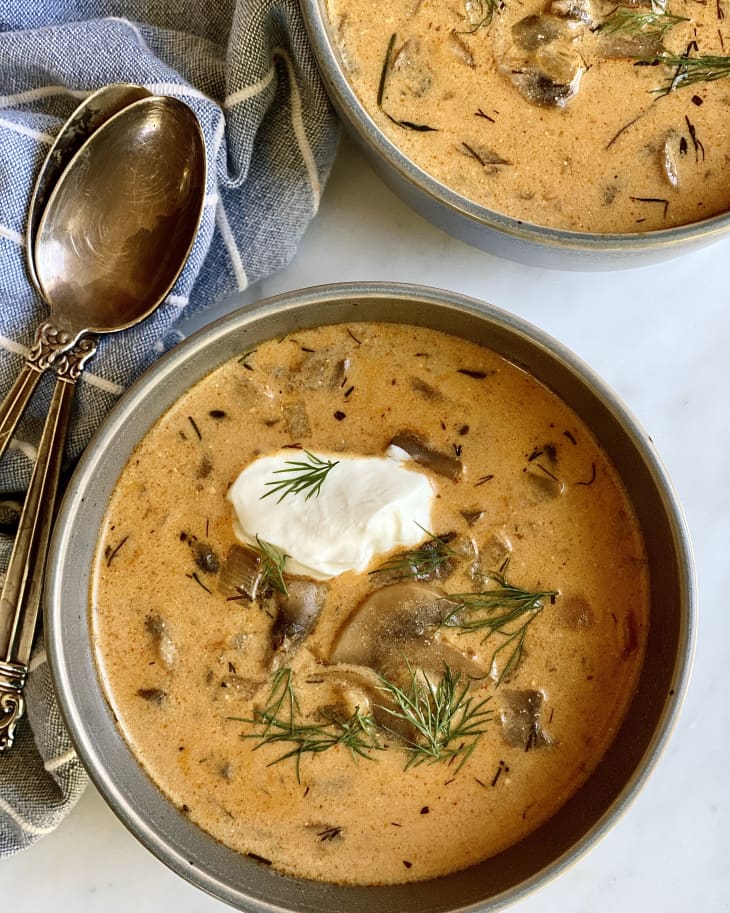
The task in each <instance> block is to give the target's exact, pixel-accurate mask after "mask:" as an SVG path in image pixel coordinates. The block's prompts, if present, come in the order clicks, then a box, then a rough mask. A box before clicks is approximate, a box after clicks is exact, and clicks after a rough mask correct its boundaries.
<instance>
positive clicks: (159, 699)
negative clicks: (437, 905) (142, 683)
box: [137, 688, 167, 707]
mask: <svg viewBox="0 0 730 913" xmlns="http://www.w3.org/2000/svg"><path fill="white" fill-rule="evenodd" d="M137 695H138V696H139V697H141V698H142V699H143V700H145V701H149V703H150V704H155V705H156V706H158V707H161V706H162V705H163V704H164V703H165V701H166V700H167V691H163V690H162V689H161V688H138V689H137Z"/></svg>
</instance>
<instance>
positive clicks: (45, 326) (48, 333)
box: [0, 320, 78, 457]
mask: <svg viewBox="0 0 730 913" xmlns="http://www.w3.org/2000/svg"><path fill="white" fill-rule="evenodd" d="M77 338H78V337H74V336H72V335H71V333H67V332H66V331H65V330H59V329H58V327H56V325H55V324H54V323H53V321H52V320H45V321H44V322H43V323H42V324H41V325H40V326H39V327H38V329H37V330H36V334H35V339H34V340H33V345H32V346H31V350H30V353H29V354H28V357H27V358H26V360H25V364H24V365H23V369H22V370H21V372H20V374H19V375H18V378H17V380H16V381H15V383H14V384H13V386H12V387H11V388H10V391H9V392H8V394H7V396H6V397H5V399H4V400H3V402H2V404H0V457H2V455H3V454H4V453H5V451H6V449H7V446H8V444H9V443H10V440H11V438H12V436H13V434H14V433H15V429H16V427H17V425H18V422H19V421H20V417H21V416H22V414H23V413H24V412H25V408H26V406H27V405H28V401H29V400H30V398H31V396H32V394H33V391H34V390H35V388H36V386H37V385H38V381H39V380H40V378H41V374H43V373H44V372H45V371H47V370H48V369H49V368H50V367H52V366H53V364H54V363H55V361H56V359H57V358H58V357H60V356H61V355H63V353H64V352H67V351H68V350H69V349H71V348H72V347H73V346H74V344H75V342H76V339H77Z"/></svg>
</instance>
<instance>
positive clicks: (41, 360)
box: [0, 83, 151, 457]
mask: <svg viewBox="0 0 730 913" xmlns="http://www.w3.org/2000/svg"><path fill="white" fill-rule="evenodd" d="M150 95H151V93H150V92H148V91H147V89H145V88H143V87H142V86H136V85H132V84H131V83H117V84H114V85H110V86H104V87H103V88H101V89H98V90H97V91H96V92H93V93H92V94H91V95H89V96H88V98H86V99H84V101H82V102H81V104H80V105H78V107H77V108H75V109H74V111H73V113H72V114H71V116H70V117H69V119H68V120H67V121H66V123H65V124H64V125H63V126H62V127H61V129H60V130H59V132H58V134H57V136H56V139H55V140H54V142H53V145H52V146H51V148H50V150H49V151H48V155H47V156H46V157H45V159H44V160H43V163H42V165H41V168H40V171H39V172H38V176H37V177H36V182H35V185H34V187H33V193H32V195H31V198H30V205H29V207H28V218H27V222H26V229H25V262H26V268H27V270H28V275H29V277H30V280H31V282H32V283H33V285H34V286H35V287H36V289H37V290H38V292H40V294H41V295H42V294H43V292H42V290H41V287H40V283H39V282H38V276H37V274H36V268H35V241H36V237H37V235H38V226H39V225H40V221H41V217H42V216H43V211H44V210H45V207H46V203H47V202H48V198H49V196H50V195H51V193H52V191H53V189H54V187H55V186H56V183H57V182H58V179H59V178H60V177H61V174H62V173H63V171H64V169H65V168H66V166H67V165H68V163H69V162H70V161H71V159H72V158H73V157H74V155H76V153H77V152H78V151H79V149H80V148H81V146H82V145H83V144H84V143H85V142H86V140H87V139H88V138H89V137H90V136H91V134H92V133H93V132H94V131H95V130H98V128H99V127H100V126H101V125H102V124H103V123H105V122H106V121H108V120H109V118H110V117H113V116H114V115H115V114H117V113H118V112H119V111H121V110H122V109H123V108H126V107H127V106H128V105H131V104H132V103H133V102H135V101H139V100H140V99H141V98H147V97H149V96H150ZM51 332H52V331H51ZM48 333H49V328H48V326H47V324H46V323H43V324H41V326H40V327H39V328H38V330H37V332H36V338H35V341H34V343H33V345H32V346H31V350H30V354H29V356H28V358H27V359H26V362H25V364H24V365H23V369H22V370H21V372H20V374H19V375H18V377H17V379H16V381H15V383H14V384H13V386H12V387H11V389H10V390H9V392H8V394H7V395H6V397H5V399H4V400H3V402H2V404H0V457H2V455H3V453H5V450H6V449H7V446H8V444H9V443H10V441H11V439H12V437H13V434H14V433H15V429H16V427H17V425H18V422H19V421H20V417H21V416H22V414H23V412H24V411H25V409H26V407H27V405H28V402H29V400H30V397H31V395H32V393H33V391H34V390H35V388H36V386H37V385H38V381H39V380H40V377H41V375H42V374H43V372H44V371H46V370H48V369H49V368H50V366H51V362H52V360H53V354H54V352H53V350H49V348H48V346H47V345H44V339H45V338H46V337H47V335H48Z"/></svg>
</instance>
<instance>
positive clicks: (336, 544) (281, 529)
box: [228, 450, 434, 580]
mask: <svg viewBox="0 0 730 913" xmlns="http://www.w3.org/2000/svg"><path fill="white" fill-rule="evenodd" d="M314 456H316V457H318V458H319V459H322V460H332V461H333V462H334V461H335V460H336V461H337V465H335V466H334V467H333V468H332V469H331V470H330V471H329V472H328V473H327V476H326V478H325V479H324V481H323V483H322V486H321V488H320V490H319V494H316V495H312V496H311V497H310V498H309V499H307V494H308V492H307V491H300V492H298V493H296V494H288V495H287V496H286V497H285V498H283V500H279V498H280V495H281V492H278V493H273V494H270V495H269V496H268V497H265V498H264V497H263V495H265V494H266V493H267V492H268V491H271V486H269V485H267V483H271V482H278V481H282V480H286V479H290V478H291V477H292V475H291V472H290V470H291V469H292V467H291V466H288V465H287V464H288V463H291V462H292V461H293V460H294V461H300V460H301V461H305V460H306V454H305V453H304V452H301V454H300V453H299V452H297V451H292V450H282V451H279V452H278V453H274V454H268V455H266V456H262V457H259V458H257V459H256V460H254V461H253V462H252V463H249V465H248V466H246V468H245V469H244V470H243V471H242V472H241V473H240V475H239V476H238V478H237V479H236V481H235V482H234V483H233V485H232V486H231V488H230V490H229V492H228V498H229V500H230V501H231V503H232V504H233V509H234V511H235V518H234V524H233V526H234V532H235V534H236V536H237V537H238V538H239V539H240V540H241V541H242V542H245V543H247V544H249V545H251V544H253V545H255V544H256V536H258V537H259V538H260V539H262V540H263V541H265V542H269V543H271V544H272V545H275V546H276V547H277V548H278V549H280V550H281V551H282V552H283V553H284V554H285V555H286V556H287V559H286V565H285V570H286V571H287V572H288V573H290V574H302V575H305V576H308V577H313V578H315V579H317V580H329V579H331V578H332V577H336V576H337V575H338V574H342V573H344V572H345V571H355V572H356V573H360V572H362V571H364V570H365V568H366V567H367V566H368V565H369V564H370V562H371V561H372V560H373V559H374V558H375V557H377V556H378V555H380V554H384V553H387V552H390V551H392V550H393V549H395V548H398V547H407V546H413V545H417V544H418V543H419V542H422V541H423V540H424V539H425V538H427V533H426V532H424V530H428V529H430V528H431V506H432V502H433V498H434V490H433V488H432V486H431V483H430V481H429V480H428V478H427V477H426V476H425V475H424V474H423V473H421V472H419V471H417V470H414V469H410V468H407V467H406V466H404V465H403V464H402V463H401V462H399V461H397V460H394V459H391V458H389V457H378V456H352V455H346V454H335V455H332V454H329V455H327V454H321V453H316V454H314ZM281 470H283V472H281Z"/></svg>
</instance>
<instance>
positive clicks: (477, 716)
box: [380, 661, 492, 771]
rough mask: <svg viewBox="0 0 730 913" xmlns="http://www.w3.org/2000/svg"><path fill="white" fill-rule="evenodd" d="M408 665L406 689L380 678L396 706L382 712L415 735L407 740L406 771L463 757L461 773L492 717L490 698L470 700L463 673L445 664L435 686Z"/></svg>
mask: <svg viewBox="0 0 730 913" xmlns="http://www.w3.org/2000/svg"><path fill="white" fill-rule="evenodd" d="M406 665H407V666H408V675H409V681H408V684H407V686H406V687H405V688H401V687H400V686H399V685H396V684H394V683H393V682H391V681H389V680H388V679H387V678H384V677H383V676H380V688H381V690H382V691H383V692H384V693H385V694H387V695H389V697H390V698H391V699H392V701H393V704H394V706H393V707H389V706H387V705H383V708H382V709H383V710H385V711H387V713H389V714H390V715H391V716H392V717H393V718H394V719H397V720H401V721H403V722H405V723H407V724H408V725H409V726H411V727H412V728H413V730H414V732H415V736H414V738H413V739H409V740H407V741H406V750H407V752H408V761H407V762H406V769H408V768H409V767H415V766H418V765H419V764H424V763H429V764H431V763H435V762H437V761H446V762H449V761H451V760H452V759H454V758H460V761H459V766H458V767H457V771H458V770H461V768H462V767H463V766H464V764H465V763H466V762H467V760H468V759H469V757H470V755H471V753H472V752H473V751H474V748H475V747H476V744H477V741H478V740H479V737H480V736H481V735H482V733H483V732H484V731H485V730H484V726H485V724H486V723H487V722H488V721H489V720H490V718H491V716H492V711H491V710H489V709H486V705H487V703H488V702H489V698H485V699H484V700H481V701H475V700H474V698H473V697H469V696H468V692H469V686H470V683H469V682H466V684H464V685H463V686H462V685H461V684H460V682H461V676H460V674H459V673H458V672H457V673H456V674H454V672H453V671H452V669H451V668H450V667H449V666H448V665H447V664H446V663H444V674H443V676H442V678H441V679H440V680H439V682H438V684H436V685H435V686H434V685H433V683H432V682H431V681H429V679H428V677H427V676H426V674H425V673H421V675H420V677H419V675H418V673H417V672H416V670H415V669H414V668H413V667H412V666H411V665H410V663H408V662H407V661H406Z"/></svg>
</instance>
